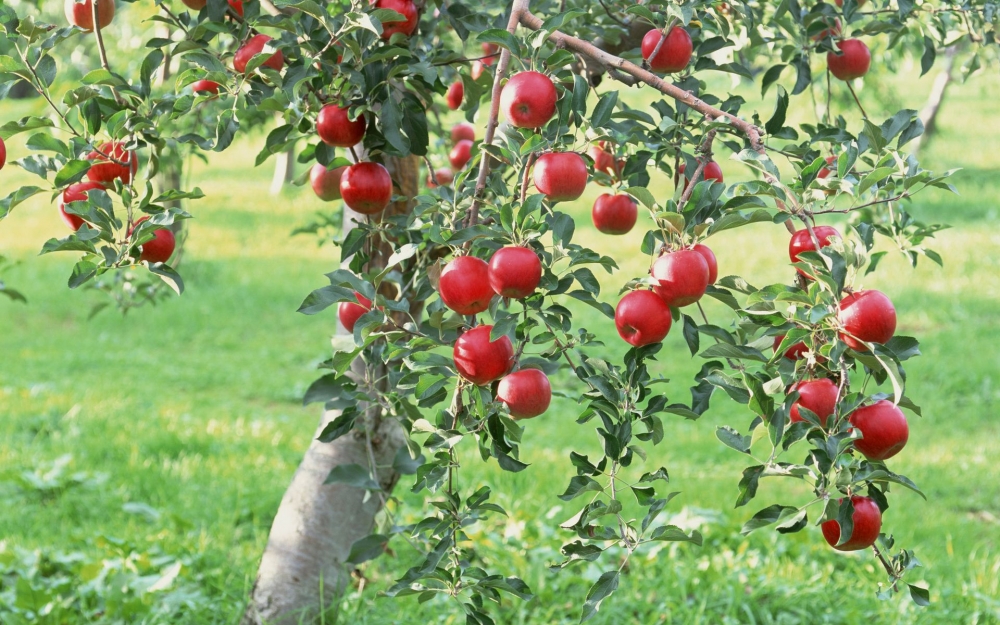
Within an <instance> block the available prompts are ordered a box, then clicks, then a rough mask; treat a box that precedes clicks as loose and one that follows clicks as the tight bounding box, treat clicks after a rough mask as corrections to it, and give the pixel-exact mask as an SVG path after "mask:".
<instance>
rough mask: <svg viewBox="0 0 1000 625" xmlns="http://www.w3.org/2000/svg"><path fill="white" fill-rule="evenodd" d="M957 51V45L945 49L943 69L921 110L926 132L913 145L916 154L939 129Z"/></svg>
mask: <svg viewBox="0 0 1000 625" xmlns="http://www.w3.org/2000/svg"><path fill="white" fill-rule="evenodd" d="M956 52H957V49H956V47H955V46H950V47H949V48H948V49H947V50H946V51H945V58H944V67H943V68H942V69H941V72H940V73H939V74H938V75H937V77H935V78H934V85H933V86H932V87H931V93H930V95H928V96H927V104H926V105H924V108H923V110H921V111H920V121H922V122H923V123H924V134H922V135H921V136H920V137H918V138H917V140H916V142H915V145H914V147H913V153H914V154H916V153H917V152H918V151H919V150H920V149H921V148H923V147H924V146H926V145H927V143H928V142H929V141H930V139H931V137H932V136H933V135H934V133H935V132H936V131H937V117H938V113H939V112H940V111H941V106H942V105H943V104H944V96H945V94H946V93H947V91H948V86H949V85H950V84H951V83H952V82H953V80H954V78H953V77H952V73H951V72H952V69H953V68H954V66H955V54H956Z"/></svg>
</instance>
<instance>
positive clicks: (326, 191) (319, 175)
mask: <svg viewBox="0 0 1000 625" xmlns="http://www.w3.org/2000/svg"><path fill="white" fill-rule="evenodd" d="M345 171H347V166H346V165H344V166H341V167H334V168H333V169H327V168H326V165H321V164H320V163H316V164H315V165H313V166H312V169H310V170H309V184H310V185H311V186H312V190H313V192H314V193H315V194H316V197H318V198H319V199H321V200H323V201H324V202H332V201H333V200H339V199H340V179H341V177H343V175H344V172H345Z"/></svg>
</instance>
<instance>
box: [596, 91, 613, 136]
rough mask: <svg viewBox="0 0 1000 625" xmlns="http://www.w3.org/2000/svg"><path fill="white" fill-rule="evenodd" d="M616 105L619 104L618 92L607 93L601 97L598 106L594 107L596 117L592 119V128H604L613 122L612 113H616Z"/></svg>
mask: <svg viewBox="0 0 1000 625" xmlns="http://www.w3.org/2000/svg"><path fill="white" fill-rule="evenodd" d="M616 104H618V92H617V91H608V92H605V93H604V94H603V95H602V96H601V99H600V100H598V101H597V105H596V106H594V115H593V116H592V117H591V118H590V124H591V126H593V127H594V128H603V127H604V126H605V124H607V123H608V122H609V121H611V113H612V112H614V110H615V105H616Z"/></svg>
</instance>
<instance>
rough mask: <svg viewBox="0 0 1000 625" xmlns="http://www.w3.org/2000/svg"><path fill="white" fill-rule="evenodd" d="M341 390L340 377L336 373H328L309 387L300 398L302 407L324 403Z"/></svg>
mask: <svg viewBox="0 0 1000 625" xmlns="http://www.w3.org/2000/svg"><path fill="white" fill-rule="evenodd" d="M342 388H343V384H342V383H341V381H340V376H339V375H337V374H336V373H328V374H326V375H324V376H323V377H321V378H320V379H318V380H316V381H315V382H313V383H312V384H310V385H309V388H308V389H307V390H306V394H305V396H304V397H303V398H302V405H303V406H308V405H309V404H315V403H318V402H325V401H327V400H329V399H330V398H331V397H333V396H334V395H336V394H337V393H338V392H339V391H340V390H341V389H342Z"/></svg>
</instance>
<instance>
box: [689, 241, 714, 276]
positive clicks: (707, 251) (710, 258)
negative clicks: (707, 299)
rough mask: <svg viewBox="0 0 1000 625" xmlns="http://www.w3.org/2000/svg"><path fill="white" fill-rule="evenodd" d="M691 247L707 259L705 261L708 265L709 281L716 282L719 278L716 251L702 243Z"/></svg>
mask: <svg viewBox="0 0 1000 625" xmlns="http://www.w3.org/2000/svg"><path fill="white" fill-rule="evenodd" d="M691 249H693V250H694V251H696V252H698V253H699V254H701V257H702V258H704V259H705V263H706V264H707V265H708V283H709V284H715V281H716V280H718V279H719V261H718V260H716V258H715V252H713V251H712V249H711V248H710V247H708V246H707V245H703V244H701V243H698V244H697V245H695V246H694V247H692V248H691Z"/></svg>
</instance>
